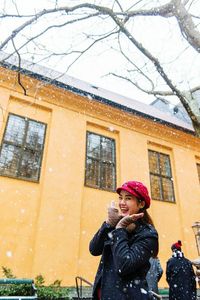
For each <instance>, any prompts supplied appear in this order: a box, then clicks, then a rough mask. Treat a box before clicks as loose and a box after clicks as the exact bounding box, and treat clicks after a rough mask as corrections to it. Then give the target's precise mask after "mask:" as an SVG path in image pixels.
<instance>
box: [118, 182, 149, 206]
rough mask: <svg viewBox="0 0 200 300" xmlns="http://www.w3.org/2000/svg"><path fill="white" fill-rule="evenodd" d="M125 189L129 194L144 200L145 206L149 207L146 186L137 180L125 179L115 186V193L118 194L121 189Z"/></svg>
mask: <svg viewBox="0 0 200 300" xmlns="http://www.w3.org/2000/svg"><path fill="white" fill-rule="evenodd" d="M122 190H123V191H126V192H128V193H130V194H131V195H133V196H135V197H137V198H138V199H140V200H142V201H144V202H145V208H149V206H150V203H151V199H150V197H149V192H148V190H147V188H146V186H145V185H144V184H143V183H142V182H139V181H127V182H125V183H124V184H122V186H121V187H118V188H117V193H118V194H120V192H121V191H122Z"/></svg>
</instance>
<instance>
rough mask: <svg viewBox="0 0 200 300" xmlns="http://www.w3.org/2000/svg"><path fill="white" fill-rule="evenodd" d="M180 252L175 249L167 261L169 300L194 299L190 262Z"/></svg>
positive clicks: (192, 273) (193, 281)
mask: <svg viewBox="0 0 200 300" xmlns="http://www.w3.org/2000/svg"><path fill="white" fill-rule="evenodd" d="M180 253H181V255H180ZM180 253H179V251H177V253H174V256H173V257H172V258H170V259H169V260H168V261H167V269H166V275H167V282H168V284H169V300H196V281H195V273H194V270H193V267H192V263H191V261H189V260H188V259H187V258H185V257H184V255H183V253H182V252H180Z"/></svg>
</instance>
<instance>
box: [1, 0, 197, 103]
mask: <svg viewBox="0 0 200 300" xmlns="http://www.w3.org/2000/svg"><path fill="white" fill-rule="evenodd" d="M109 1H111V0H109ZM55 2H56V1H53V0H52V1H50V0H34V1H27V0H16V1H14V0H6V1H5V0H0V9H1V11H2V10H4V13H5V12H6V13H14V14H16V13H17V12H18V13H19V14H22V13H27V14H30V13H33V12H34V11H35V10H36V11H38V10H40V9H43V8H50V7H52V3H54V4H55ZM80 2H84V1H80V0H78V1H77V0H73V1H69V0H68V1H67V0H65V1H57V3H58V4H59V5H67V4H71V5H72V4H73V5H74V4H77V3H80ZM88 2H93V1H88ZM95 2H96V3H103V4H106V3H108V0H104V1H100V0H99V1H95ZM133 2H134V1H133ZM150 2H151V3H153V2H155V3H158V1H149V0H146V3H150ZM167 2H168V1H164V0H162V1H160V3H161V4H164V3H167ZM194 2H195V3H196V4H195V5H196V6H195V10H196V12H197V11H199V12H200V1H197V0H196V1H194ZM123 3H125V4H130V0H123ZM54 18H55V16H51V17H48V18H44V19H43V20H42V22H40V23H39V24H38V27H37V26H35V27H34V29H33V27H31V30H30V29H29V30H26V31H25V32H23V33H22V35H20V36H19V38H18V40H16V42H15V43H16V46H17V47H19V46H20V43H21V42H22V40H23V39H24V37H26V36H28V35H33V33H34V32H38V31H39V29H40V28H41V26H43V25H45V24H47V23H48V22H50V20H53V19H54ZM63 19H65V20H66V15H64V16H63ZM59 20H60V19H59ZM24 21H25V20H23V21H22V20H21V19H15V18H12V19H10V18H8V19H7V20H4V19H1V20H0V26H1V37H0V39H1V41H3V40H4V39H5V38H6V37H7V36H8V35H9V34H10V33H11V32H12V30H13V29H14V28H16V27H18V26H19V25H20V24H21V23H22V22H24ZM112 26H113V24H110V23H109V22H105V21H104V23H103V22H102V20H101V21H94V20H93V21H92V23H91V22H90V21H88V22H85V23H84V24H83V23H81V24H76V25H74V26H70V27H65V28H64V29H63V30H59V32H58V31H56V30H52V31H50V32H48V34H46V35H45V38H44V39H43V40H42V39H41V40H40V45H41V47H40V49H39V47H38V46H36V45H35V46H34V45H32V48H31V50H30V48H29V53H30V52H31V54H29V55H25V56H24V58H26V59H29V60H32V61H33V62H36V63H40V64H43V65H44V66H48V67H50V68H53V69H55V70H57V71H60V72H64V73H65V72H66V71H67V69H68V65H69V64H70V62H71V61H72V59H73V56H70V57H66V56H65V57H63V56H62V57H60V56H57V57H56V58H53V59H52V58H51V59H48V60H41V59H42V56H41V55H39V56H38V55H36V54H35V53H37V54H44V53H46V52H47V50H50V51H52V52H53V51H55V52H57V53H58V52H64V51H66V50H69V49H70V47H71V46H73V47H74V46H75V47H76V48H77V49H78V48H81V47H83V46H84V44H86V37H85V35H84V33H85V32H88V30H89V32H93V33H101V32H103V31H105V30H107V29H108V28H111V27H112ZM91 28H92V29H91ZM133 32H134V36H135V37H136V38H137V39H138V40H139V41H141V42H142V43H143V44H144V45H145V47H146V48H148V49H150V51H152V53H153V54H154V55H155V56H156V57H159V58H160V59H161V61H162V62H163V63H164V68H166V69H167V70H168V74H169V75H170V76H171V78H172V79H173V78H174V79H175V78H176V79H177V78H178V80H179V82H180V84H182V83H183V82H184V85H185V88H186V89H187V87H188V86H187V83H188V82H191V80H193V81H195V80H196V81H197V78H199V76H200V59H199V55H197V53H196V52H195V51H194V50H193V49H191V50H189V49H188V48H186V47H187V44H186V43H185V42H184V41H183V38H180V32H179V29H178V28H177V26H176V22H175V21H174V20H171V19H161V18H159V17H154V18H148V19H147V18H146V19H144V18H137V20H136V21H135V23H134V26H133ZM181 40H182V41H183V43H181ZM115 46H116V41H115V40H110V41H109V42H108V43H107V44H104V43H100V44H98V46H95V47H94V48H93V49H91V50H90V51H89V52H88V53H87V54H86V55H84V56H83V57H82V58H81V59H80V60H79V61H78V62H77V63H76V64H74V65H73V66H72V67H71V68H70V69H69V70H68V71H67V74H68V75H71V76H73V77H76V78H79V79H81V80H84V81H87V82H89V83H91V84H94V85H97V86H100V87H103V88H105V89H108V90H111V91H115V92H116V93H119V94H123V95H125V96H128V97H131V98H134V99H136V100H139V101H144V102H145V101H146V103H149V102H150V101H152V100H153V99H154V98H153V97H150V96H147V95H145V94H144V93H141V92H139V91H138V90H137V89H136V88H135V87H133V86H132V85H131V84H130V83H127V82H125V81H122V80H119V79H117V78H115V77H112V76H106V74H108V73H110V72H116V73H118V74H125V73H124V69H126V67H127V66H126V63H125V60H124V59H123V58H122V56H121V55H120V54H119V52H117V51H116V50H112V49H111V47H113V48H115ZM124 47H125V48H127V49H128V50H127V51H129V54H130V57H131V59H132V60H133V61H134V60H140V63H141V64H142V63H143V62H142V60H143V58H142V57H139V56H138V54H137V53H136V52H135V49H133V48H132V47H130V46H129V44H128V43H127V40H126V38H124ZM41 49H42V50H41ZM5 51H7V52H11V51H13V46H12V44H10V46H9V47H7V48H6V49H5ZM25 52H26V51H25V50H22V51H21V53H25ZM177 55H178V57H177ZM170 61H175V62H176V63H175V64H173V67H171V66H170V64H169V62H170ZM198 81H199V79H198Z"/></svg>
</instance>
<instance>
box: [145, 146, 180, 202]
mask: <svg viewBox="0 0 200 300" xmlns="http://www.w3.org/2000/svg"><path fill="white" fill-rule="evenodd" d="M148 152H149V170H150V183H151V197H152V199H154V200H162V201H170V202H175V197H174V187H173V178H172V172H171V165H170V156H169V155H167V154H163V153H160V152H156V151H152V150H149V151H148Z"/></svg>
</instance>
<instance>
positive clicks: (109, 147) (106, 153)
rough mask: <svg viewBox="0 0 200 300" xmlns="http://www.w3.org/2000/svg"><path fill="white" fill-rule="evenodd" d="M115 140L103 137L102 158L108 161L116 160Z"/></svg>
mask: <svg viewBox="0 0 200 300" xmlns="http://www.w3.org/2000/svg"><path fill="white" fill-rule="evenodd" d="M113 146H114V145H113V141H112V140H111V139H107V138H105V137H102V142H101V147H102V156H101V158H102V160H103V161H107V162H113V161H114V149H113V148H114V147H113Z"/></svg>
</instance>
